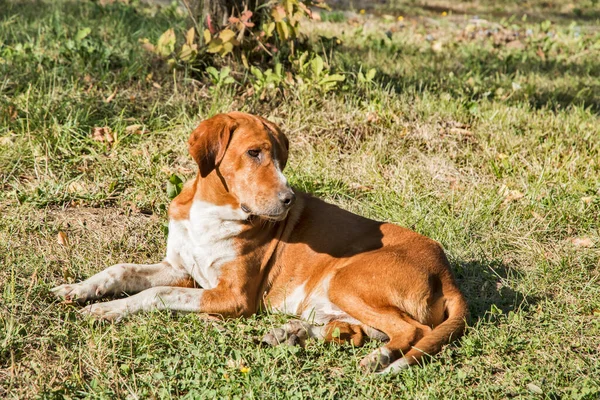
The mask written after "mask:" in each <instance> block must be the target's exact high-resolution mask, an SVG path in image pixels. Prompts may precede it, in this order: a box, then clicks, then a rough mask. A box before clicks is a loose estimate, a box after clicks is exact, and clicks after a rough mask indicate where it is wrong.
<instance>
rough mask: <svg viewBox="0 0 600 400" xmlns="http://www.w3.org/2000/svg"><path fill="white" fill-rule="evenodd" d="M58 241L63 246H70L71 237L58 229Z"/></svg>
mask: <svg viewBox="0 0 600 400" xmlns="http://www.w3.org/2000/svg"><path fill="white" fill-rule="evenodd" d="M56 241H57V242H58V244H60V245H61V246H65V247H68V246H69V238H68V236H67V234H66V233H64V232H63V231H58V234H57V235H56Z"/></svg>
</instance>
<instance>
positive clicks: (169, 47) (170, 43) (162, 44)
mask: <svg viewBox="0 0 600 400" xmlns="http://www.w3.org/2000/svg"><path fill="white" fill-rule="evenodd" d="M174 51H175V31H174V30H173V28H171V29H167V30H166V31H165V33H163V34H162V35H160V37H159V38H158V42H156V52H157V53H158V55H160V56H163V57H167V56H168V55H169V54H171V53H173V52H174Z"/></svg>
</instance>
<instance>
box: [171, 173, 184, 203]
mask: <svg viewBox="0 0 600 400" xmlns="http://www.w3.org/2000/svg"><path fill="white" fill-rule="evenodd" d="M182 189H183V180H182V179H181V178H180V177H179V176H178V175H175V174H173V175H171V176H170V177H169V180H168V181H167V196H168V197H169V199H170V200H173V199H174V198H175V197H177V195H178V194H179V193H181V190H182Z"/></svg>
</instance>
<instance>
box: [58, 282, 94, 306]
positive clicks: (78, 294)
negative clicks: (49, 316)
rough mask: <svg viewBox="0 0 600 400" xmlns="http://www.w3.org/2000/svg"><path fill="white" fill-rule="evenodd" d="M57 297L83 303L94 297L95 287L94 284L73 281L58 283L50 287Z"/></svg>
mask: <svg viewBox="0 0 600 400" xmlns="http://www.w3.org/2000/svg"><path fill="white" fill-rule="evenodd" d="M50 291H51V292H52V293H54V294H55V295H56V296H57V297H58V298H59V299H62V300H74V301H77V302H79V303H85V302H86V301H88V300H93V299H96V298H97V297H98V296H97V287H96V286H94V285H90V284H86V283H85V282H82V283H73V284H66V285H60V286H57V287H55V288H53V289H50Z"/></svg>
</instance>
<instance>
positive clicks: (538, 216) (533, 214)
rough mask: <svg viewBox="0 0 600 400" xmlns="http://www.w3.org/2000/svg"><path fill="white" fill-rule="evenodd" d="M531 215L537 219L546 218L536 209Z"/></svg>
mask: <svg viewBox="0 0 600 400" xmlns="http://www.w3.org/2000/svg"><path fill="white" fill-rule="evenodd" d="M531 215H532V216H533V218H535V219H537V220H538V221H543V220H544V217H542V216H541V215H540V214H538V213H536V212H535V211H532V212H531Z"/></svg>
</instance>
